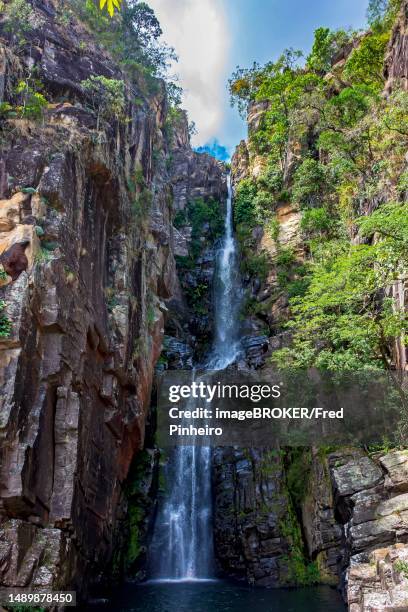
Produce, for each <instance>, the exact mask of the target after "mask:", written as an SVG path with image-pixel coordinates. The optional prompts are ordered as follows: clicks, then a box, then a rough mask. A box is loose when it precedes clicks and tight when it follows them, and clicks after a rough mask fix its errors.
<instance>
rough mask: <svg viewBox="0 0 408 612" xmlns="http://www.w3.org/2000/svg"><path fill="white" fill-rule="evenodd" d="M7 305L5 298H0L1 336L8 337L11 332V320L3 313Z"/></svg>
mask: <svg viewBox="0 0 408 612" xmlns="http://www.w3.org/2000/svg"><path fill="white" fill-rule="evenodd" d="M5 307H6V302H5V301H4V300H0V338H8V337H9V336H10V333H11V321H10V319H9V318H8V317H7V316H6V315H5V314H4V313H3V310H4V309H5Z"/></svg>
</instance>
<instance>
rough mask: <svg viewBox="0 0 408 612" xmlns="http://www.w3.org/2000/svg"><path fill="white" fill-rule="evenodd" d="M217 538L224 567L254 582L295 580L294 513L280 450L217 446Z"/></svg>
mask: <svg viewBox="0 0 408 612" xmlns="http://www.w3.org/2000/svg"><path fill="white" fill-rule="evenodd" d="M213 473H214V496H215V499H214V506H215V514H214V542H215V553H216V558H217V563H218V565H219V568H220V570H221V571H222V572H223V573H224V574H226V575H228V576H233V577H235V578H240V579H246V580H247V581H248V582H250V583H252V584H256V585H258V586H266V587H277V586H280V585H284V584H290V581H291V578H290V572H288V566H287V561H286V559H287V556H288V554H290V552H289V551H290V542H289V540H288V538H287V537H286V536H285V535H284V528H283V527H282V525H283V524H286V525H287V524H288V516H290V511H289V506H288V503H289V502H288V497H287V492H286V490H285V485H284V479H283V465H282V462H281V458H280V456H279V452H274V451H272V450H266V449H242V448H232V447H223V448H217V449H215V451H214V455H213Z"/></svg>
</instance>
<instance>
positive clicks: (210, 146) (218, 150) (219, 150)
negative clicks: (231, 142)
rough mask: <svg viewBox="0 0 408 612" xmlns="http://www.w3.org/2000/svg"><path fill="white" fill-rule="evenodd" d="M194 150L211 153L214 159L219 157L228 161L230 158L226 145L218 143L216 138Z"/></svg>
mask: <svg viewBox="0 0 408 612" xmlns="http://www.w3.org/2000/svg"><path fill="white" fill-rule="evenodd" d="M196 151H197V153H208V154H209V155H212V156H213V157H215V158H216V159H219V160H220V161H223V162H225V161H229V160H230V158H231V154H230V152H229V150H228V149H227V147H224V145H222V144H220V142H219V141H218V140H217V138H213V140H211V141H210V142H207V143H206V144H205V145H204V146H202V147H197V148H196Z"/></svg>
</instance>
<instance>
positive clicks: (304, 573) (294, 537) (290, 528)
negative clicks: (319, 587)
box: [279, 500, 320, 586]
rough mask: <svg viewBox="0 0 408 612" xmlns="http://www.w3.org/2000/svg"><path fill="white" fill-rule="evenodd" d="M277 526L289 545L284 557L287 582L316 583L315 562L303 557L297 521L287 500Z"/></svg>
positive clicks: (298, 583) (317, 577) (299, 583)
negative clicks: (283, 515) (284, 513)
mask: <svg viewBox="0 0 408 612" xmlns="http://www.w3.org/2000/svg"><path fill="white" fill-rule="evenodd" d="M279 527H280V532H281V534H282V536H283V537H284V538H285V539H286V540H287V542H288V545H289V554H288V555H287V556H286V557H284V560H285V561H286V564H287V568H288V573H287V583H288V584H290V585H296V586H310V585H312V584H317V583H318V582H319V581H320V572H319V569H318V566H317V563H316V562H313V563H310V562H308V561H307V559H306V557H305V554H304V551H303V540H302V533H301V530H300V526H299V521H298V519H297V516H296V514H295V512H294V509H293V506H292V503H291V502H290V501H289V500H288V511H287V513H286V516H285V518H284V519H282V520H281V521H280V524H279Z"/></svg>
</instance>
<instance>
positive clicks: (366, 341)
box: [273, 203, 408, 370]
mask: <svg viewBox="0 0 408 612" xmlns="http://www.w3.org/2000/svg"><path fill="white" fill-rule="evenodd" d="M407 219H408V204H395V203H392V204H385V205H383V206H382V207H381V208H380V209H378V211H375V212H374V213H373V214H372V215H371V216H370V217H363V218H361V219H359V220H358V224H359V226H360V230H361V232H362V235H364V236H371V235H372V234H373V233H377V232H378V234H380V236H381V239H380V240H379V241H378V242H375V243H373V244H360V245H351V246H345V245H344V244H343V245H342V244H341V243H334V244H333V246H334V247H335V248H334V249H333V250H332V251H331V252H330V251H328V252H327V253H326V256H325V257H323V258H322V259H321V260H320V261H316V262H315V263H314V264H313V266H312V272H311V276H310V284H309V287H308V289H307V291H306V293H305V295H304V296H303V297H298V298H294V299H292V300H291V308H292V313H293V319H292V320H291V321H290V322H289V323H288V327H289V328H291V329H292V331H293V334H294V339H293V346H292V347H291V348H287V349H282V350H281V351H277V353H275V355H274V357H273V359H274V360H275V361H276V362H277V363H279V364H281V365H288V364H291V365H292V366H294V367H310V366H316V367H320V368H324V369H329V370H339V369H358V368H365V367H378V368H384V367H388V366H389V352H388V346H389V343H390V342H391V341H392V340H393V338H395V337H398V336H400V335H401V334H402V333H403V332H404V331H406V328H407V322H408V319H407V315H406V313H404V312H401V311H396V310H395V309H394V308H393V304H392V300H390V299H388V298H385V297H380V296H384V295H385V291H386V288H387V287H388V286H390V284H392V282H393V281H394V280H395V279H396V278H398V275H399V274H402V273H403V272H404V270H406V269H407V266H408V221H407Z"/></svg>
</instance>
